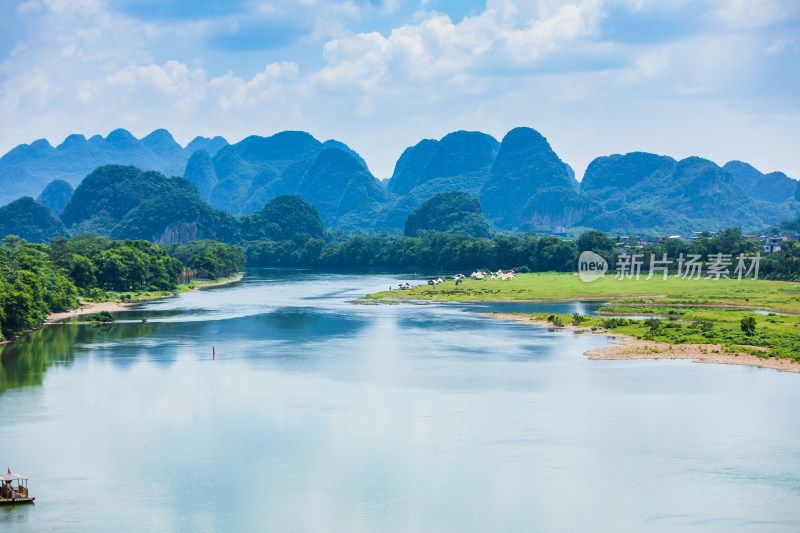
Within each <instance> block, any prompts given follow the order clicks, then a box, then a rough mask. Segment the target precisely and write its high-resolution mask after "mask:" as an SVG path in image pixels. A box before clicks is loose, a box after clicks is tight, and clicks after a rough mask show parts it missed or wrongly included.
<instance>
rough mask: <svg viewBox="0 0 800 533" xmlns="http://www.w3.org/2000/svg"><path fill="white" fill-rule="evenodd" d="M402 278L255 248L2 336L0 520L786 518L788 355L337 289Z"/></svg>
mask: <svg viewBox="0 0 800 533" xmlns="http://www.w3.org/2000/svg"><path fill="white" fill-rule="evenodd" d="M405 279H407V278H406V277H404V276H402V275H342V274H320V273H313V272H302V271H292V272H287V271H283V272H278V271H270V270H253V271H249V272H248V273H247V276H246V277H245V280H244V281H243V282H241V283H238V284H235V285H231V286H227V287H221V288H216V289H210V290H205V291H198V292H192V293H188V294H182V295H180V296H177V297H174V298H168V299H164V300H160V301H156V302H152V303H149V304H145V305H142V306H140V307H138V308H137V309H135V310H132V311H127V312H124V313H120V314H119V315H118V319H119V320H121V321H128V322H120V323H117V324H116V325H113V326H75V325H72V326H66V325H65V326H52V327H47V328H45V329H43V330H41V331H39V332H36V333H34V334H32V335H30V336H29V337H28V338H27V339H25V340H22V341H19V342H16V343H13V344H11V345H7V346H5V347H4V348H3V353H2V365H0V461H3V463H2V467H3V468H5V467H6V466H7V464H9V465H10V466H11V468H12V470H14V471H19V472H23V473H25V474H27V475H29V476H30V477H31V481H30V487H31V492H32V494H33V495H34V496H36V505H35V506H17V507H0V530H2V531H15V532H16V531H187V532H188V531H191V532H197V531H223V530H224V531H237V532H238V531H334V532H346V531H347V532H349V531H381V532H382V531H426V532H427V531H458V532H461V531H555V532H558V531H564V532H576V531H598V532H606V531H608V532H610V531H613V532H626V531H631V532H641V531H648V532H659V531H669V532H673V531H681V532H686V531H690V532H691V531H703V532H709V531H715V532H716V531H719V532H725V533H730V532H736V531H758V532H765V531H768V532H773V531H774V532H780V531H798V528H800V525H799V524H800V505H798V503H800V411H799V410H798V406H800V375H798V374H782V373H779V372H777V371H774V370H764V369H757V368H748V367H733V366H720V365H701V364H696V363H692V362H688V361H663V360H661V361H589V360H587V359H586V357H585V356H584V355H583V352H584V351H586V350H588V349H591V348H595V347H599V346H603V345H605V344H606V343H607V339H605V338H602V337H591V336H586V335H574V334H571V333H568V332H548V331H547V330H545V329H541V328H536V327H533V326H530V325H527V324H518V323H512V322H503V321H499V320H495V319H492V318H486V317H482V316H479V315H477V314H475V313H474V311H475V310H476V309H478V308H480V310H487V309H491V308H492V307H493V306H491V305H482V306H470V305H469V304H434V305H408V304H406V305H380V306H378V305H353V304H351V303H348V301H349V300H351V299H353V298H357V297H359V296H361V295H363V294H365V293H368V292H372V291H376V290H383V289H386V288H388V287H389V286H390V285H394V286H396V285H397V284H398V283H399V282H400V281H403V280H405ZM497 307H498V308H501V307H502V308H504V309H510V310H523V309H522V308H521V307H514V306H505V307H504V306H497ZM535 307H537V308H538V309H539V310H544V309H552V310H553V311H557V310H565V311H569V312H571V311H572V310H580V311H581V312H583V313H587V312H591V311H592V309H593V306H592V305H588V304H580V303H571V304H551V305H550V306H549V307H547V306H546V305H544V304H538V305H537V306H535ZM142 318H146V319H147V322H146V323H142V321H141V319H142ZM212 347H214V348H215V349H216V360H212Z"/></svg>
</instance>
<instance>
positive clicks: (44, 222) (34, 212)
mask: <svg viewBox="0 0 800 533" xmlns="http://www.w3.org/2000/svg"><path fill="white" fill-rule="evenodd" d="M6 235H17V236H19V237H22V238H23V239H25V240H26V241H29V242H48V241H50V239H51V238H53V237H66V236H67V230H66V228H65V227H64V224H63V223H62V222H61V221H60V220H59V219H58V217H57V216H56V215H55V214H54V213H53V211H52V210H51V209H50V208H49V207H47V206H46V205H43V204H40V203H38V202H36V201H34V199H33V198H31V197H30V196H23V197H22V198H20V199H18V200H15V201H13V202H11V203H10V204H8V205H5V206H3V207H0V238H3V237H5V236H6Z"/></svg>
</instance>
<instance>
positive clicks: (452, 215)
mask: <svg viewBox="0 0 800 533" xmlns="http://www.w3.org/2000/svg"><path fill="white" fill-rule="evenodd" d="M420 231H437V232H445V233H463V234H466V235H469V236H471V237H479V238H486V237H490V236H491V233H492V232H491V230H490V229H489V224H488V223H487V222H486V219H485V218H484V216H483V213H482V212H481V204H480V202H478V200H477V199H475V198H472V197H470V195H469V194H467V193H466V192H464V191H450V192H440V193H437V194H434V195H433V196H432V197H431V198H430V199H428V200H426V201H425V202H424V203H423V204H422V205H420V206H419V207H417V208H416V209H414V210H413V211H412V212H411V214H410V215H408V219H406V223H405V227H404V233H405V234H406V235H407V236H409V237H416V236H417V234H418V233H419V232H420Z"/></svg>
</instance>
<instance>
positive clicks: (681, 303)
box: [366, 272, 800, 372]
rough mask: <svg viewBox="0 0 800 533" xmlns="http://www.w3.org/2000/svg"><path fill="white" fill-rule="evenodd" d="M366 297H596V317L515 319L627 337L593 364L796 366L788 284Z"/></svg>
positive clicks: (493, 283) (798, 289)
mask: <svg viewBox="0 0 800 533" xmlns="http://www.w3.org/2000/svg"><path fill="white" fill-rule="evenodd" d="M366 298H367V299H368V301H373V302H381V301H385V302H390V301H391V302H398V301H406V300H427V301H455V302H464V303H467V302H492V301H496V302H501V301H502V302H519V303H523V302H569V301H576V300H577V301H598V300H600V301H603V302H605V303H604V304H603V305H602V306H601V307H600V309H598V310H597V314H598V315H600V316H580V315H563V314H562V315H559V314H553V315H548V314H544V315H541V316H536V315H520V317H522V318H520V320H524V321H527V322H533V323H538V324H539V325H543V326H547V327H563V328H565V329H571V328H575V329H577V330H580V331H589V332H592V333H597V332H600V334H603V335H610V336H618V337H619V338H622V339H628V341H626V342H625V343H623V345H621V346H622V347H610V348H609V349H606V350H604V351H601V352H596V353H593V354H589V355H590V356H591V357H593V358H598V359H599V358H603V359H612V358H617V359H623V358H640V359H644V358H649V359H652V358H659V357H661V358H663V357H673V358H682V359H687V358H692V359H696V360H701V361H702V362H719V363H725V364H748V365H751V366H760V367H766V368H777V369H779V370H785V369H786V368H792V369H795V368H796V367H795V366H792V365H800V317H798V315H800V285H799V284H797V283H792V282H784V281H766V280H748V279H745V280H738V279H719V280H714V279H708V278H703V279H699V280H695V279H682V278H676V277H674V276H671V277H669V278H667V279H666V280H665V279H663V278H661V277H653V278H651V279H649V280H648V279H646V277H645V276H642V277H640V279H638V280H637V279H622V280H619V279H616V278H615V277H614V276H613V275H606V276H605V277H603V278H601V279H598V280H596V281H593V282H591V283H586V282H583V281H581V279H580V278H579V277H578V276H574V275H571V274H561V273H554V272H549V273H539V274H519V275H518V276H517V278H516V279H511V280H507V281H500V280H488V281H487V280H481V281H478V280H472V279H466V280H463V281H462V282H461V283H460V284H459V285H456V284H455V282H454V281H453V280H448V281H446V282H444V283H441V284H439V285H438V286H436V287H434V286H430V285H420V286H417V287H414V288H413V289H411V290H404V291H391V292H381V293H377V294H372V295H369V296H367V297H366ZM629 317H633V318H629ZM506 318H511V317H510V316H508V317H506ZM643 318H644V319H643ZM531 319H533V320H531ZM748 324H749V326H748ZM649 343H650V344H649ZM612 348H613V349H612ZM737 354H738V355H737ZM784 360H785V361H787V362H788V363H787V364H784V363H783V362H782V361H784ZM745 361H746V362H745ZM770 361H773V362H770ZM775 361H780V362H775ZM791 371H795V372H796V371H797V370H791Z"/></svg>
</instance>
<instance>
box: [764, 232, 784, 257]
mask: <svg viewBox="0 0 800 533" xmlns="http://www.w3.org/2000/svg"><path fill="white" fill-rule="evenodd" d="M788 240H789V237H787V236H785V235H768V236H766V237H764V252H765V253H768V254H771V253H775V252H780V251H781V245H782V244H783V243H784V242H785V241H788Z"/></svg>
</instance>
